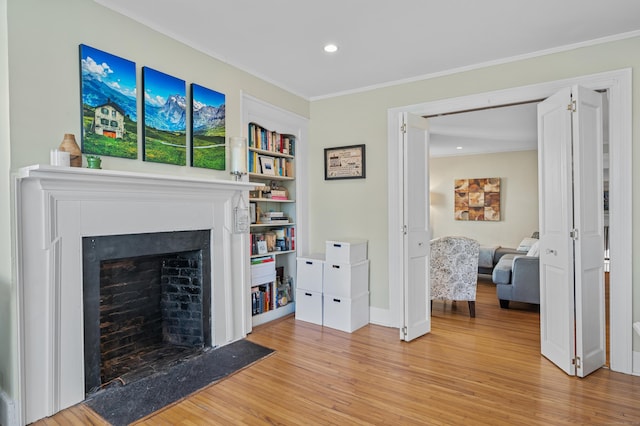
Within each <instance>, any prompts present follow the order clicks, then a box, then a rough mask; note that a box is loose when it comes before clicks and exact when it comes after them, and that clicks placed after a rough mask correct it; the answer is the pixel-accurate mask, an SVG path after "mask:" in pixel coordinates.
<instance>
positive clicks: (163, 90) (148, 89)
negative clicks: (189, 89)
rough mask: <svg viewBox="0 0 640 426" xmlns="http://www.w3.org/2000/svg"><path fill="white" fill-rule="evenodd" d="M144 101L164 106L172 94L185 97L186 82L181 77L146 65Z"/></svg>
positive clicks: (144, 69) (144, 72)
mask: <svg viewBox="0 0 640 426" xmlns="http://www.w3.org/2000/svg"><path fill="white" fill-rule="evenodd" d="M142 72H143V81H144V101H145V102H146V103H147V104H150V105H153V106H162V105H164V104H165V103H166V102H167V98H169V96H171V95H179V96H182V97H183V98H184V97H185V91H186V88H185V82H184V80H180V79H179V78H176V77H173V76H170V75H168V74H165V73H162V72H160V71H156V70H154V69H152V68H149V67H144V68H143V69H142Z"/></svg>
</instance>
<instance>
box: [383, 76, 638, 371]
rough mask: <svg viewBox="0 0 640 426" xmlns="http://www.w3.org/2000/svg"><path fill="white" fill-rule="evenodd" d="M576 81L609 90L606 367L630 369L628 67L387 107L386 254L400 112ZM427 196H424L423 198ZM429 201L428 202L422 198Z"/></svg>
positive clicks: (398, 304) (398, 314) (450, 107)
mask: <svg viewBox="0 0 640 426" xmlns="http://www.w3.org/2000/svg"><path fill="white" fill-rule="evenodd" d="M575 84H579V85H582V86H585V87H587V88H590V89H593V90H609V93H610V127H609V140H610V153H609V154H610V164H611V175H610V189H609V218H610V223H611V227H610V229H609V235H610V239H609V241H610V253H611V272H610V278H611V282H614V283H616V285H615V286H614V287H613V288H611V291H610V304H611V306H615V307H616V309H615V310H611V326H610V338H611V369H612V370H614V371H618V372H622V373H626V374H631V373H632V351H631V343H632V337H633V336H632V328H631V323H632V299H631V290H632V280H631V279H632V277H631V269H632V268H631V258H632V253H631V246H632V240H631V235H630V233H629V232H628V231H625V230H629V229H631V223H632V221H631V213H630V212H631V201H632V192H631V102H630V100H631V89H630V88H631V70H629V69H625V70H620V71H612V72H608V73H602V74H596V75H591V76H585V77H576V78H571V79H566V80H559V81H554V82H548V83H542V84H537V85H532V86H525V87H519V88H513V89H509V90H501V91H498V92H491V93H483V94H479V95H471V96H466V97H461V98H455V99H447V100H443V101H434V102H428V103H423V104H418V105H411V106H406V107H400V108H394V109H391V110H389V111H388V118H389V129H388V132H389V134H388V136H389V137H388V140H389V145H388V148H389V149H388V156H389V161H388V165H389V188H390V191H389V206H390V207H389V252H390V254H391V253H396V254H397V253H399V252H401V250H402V235H401V234H399V233H398V232H397V230H398V229H401V226H402V214H401V213H402V212H401V211H399V210H400V209H401V207H398V206H401V203H400V201H401V200H398V199H397V198H398V193H401V191H400V189H401V188H402V181H401V179H400V177H401V173H400V170H401V169H402V167H403V166H402V163H401V162H400V153H399V152H398V141H397V131H396V129H395V126H394V123H396V122H397V116H398V114H400V113H404V112H410V113H412V114H416V115H422V116H424V115H435V114H441V113H448V112H454V111H464V110H469V109H476V108H479V107H482V106H487V105H502V104H510V103H516V102H525V101H528V100H533V99H540V98H546V97H548V96H550V95H551V94H553V93H555V92H556V91H557V90H559V89H561V88H563V87H567V86H571V85H575ZM428 196H429V194H425V197H427V198H428ZM425 201H426V202H428V200H425ZM402 261H403V259H398V256H394V255H390V256H389V275H390V280H389V282H390V288H389V295H390V309H391V311H392V312H391V314H392V316H393V318H395V319H396V320H397V323H398V324H402V315H403V305H402V297H403V288H401V286H398V284H397V283H401V282H402V268H401V266H402Z"/></svg>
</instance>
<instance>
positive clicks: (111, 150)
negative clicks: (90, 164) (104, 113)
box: [82, 105, 138, 159]
mask: <svg viewBox="0 0 640 426" xmlns="http://www.w3.org/2000/svg"><path fill="white" fill-rule="evenodd" d="M94 110H95V109H94V108H92V107H90V106H88V105H83V108H82V111H83V115H82V126H83V129H82V131H83V137H82V152H83V153H84V154H93V155H106V156H109V157H121V158H133V159H136V158H138V125H137V123H135V122H133V121H131V120H130V119H129V117H125V119H124V128H125V131H126V132H125V135H124V139H113V138H109V137H106V136H102V135H97V134H95V133H93V132H92V131H91V125H92V124H93V118H94Z"/></svg>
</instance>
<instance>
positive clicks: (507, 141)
mask: <svg viewBox="0 0 640 426" xmlns="http://www.w3.org/2000/svg"><path fill="white" fill-rule="evenodd" d="M537 105H538V103H537V102H531V103H527V104H522V105H513V106H507V107H502V108H490V109H483V110H479V111H471V112H464V113H458V114H449V115H442V116H438V117H431V118H429V138H430V139H429V153H430V155H431V156H432V157H445V156H452V155H475V154H486V153H495V152H509V151H529V150H536V149H538V114H537ZM458 147H459V148H460V149H458Z"/></svg>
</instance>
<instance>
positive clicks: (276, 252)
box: [251, 250, 296, 287]
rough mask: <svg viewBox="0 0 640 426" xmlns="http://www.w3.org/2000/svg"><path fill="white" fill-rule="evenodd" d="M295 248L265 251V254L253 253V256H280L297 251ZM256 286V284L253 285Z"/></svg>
mask: <svg viewBox="0 0 640 426" xmlns="http://www.w3.org/2000/svg"><path fill="white" fill-rule="evenodd" d="M295 252H296V251H295V250H285V251H270V252H268V253H264V254H252V255H251V258H252V259H253V258H256V257H265V256H279V255H281V254H289V253H295ZM253 287H255V286H253Z"/></svg>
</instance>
